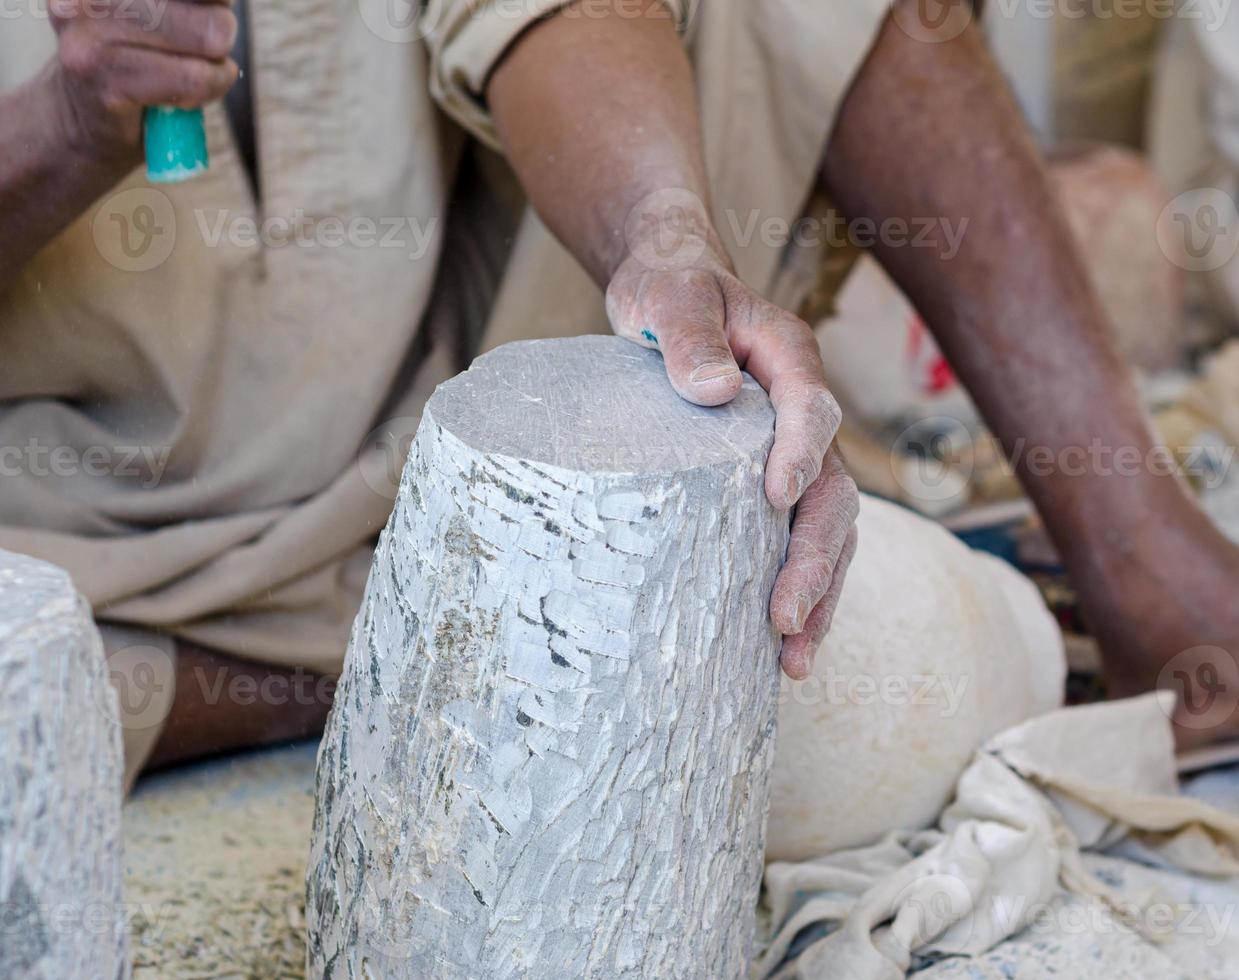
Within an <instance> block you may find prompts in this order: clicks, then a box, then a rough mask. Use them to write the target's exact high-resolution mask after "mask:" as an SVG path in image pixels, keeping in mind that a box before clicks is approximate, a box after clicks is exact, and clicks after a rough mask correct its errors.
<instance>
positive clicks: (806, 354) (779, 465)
mask: <svg viewBox="0 0 1239 980" xmlns="http://www.w3.org/2000/svg"><path fill="white" fill-rule="evenodd" d="M724 290H725V293H726V295H727V299H728V317H727V323H728V339H729V340H730V341H731V345H732V347H734V348H735V350H736V352H737V353H738V355H739V357H740V359H741V361H742V362H743V364H744V368H745V370H746V371H748V372H749V373H750V374H751V375H752V376H753V377H754V378H756V379H757V382H758V384H760V385H761V386H762V387H763V388H765V389H766V391H767V392H769V393H770V401H771V403H772V404H773V405H774V410H775V430H774V448H773V449H771V451H770V458H769V460H767V462H766V495H767V496H768V497H769V498H770V502H771V503H772V504H774V505H775V506H776V507H779V508H781V509H784V510H786V509H788V508H790V507H792V506H793V505H795V503H796V501H798V500H799V499H800V498H801V496H802V495H803V494H804V492H805V491H806V490H807V489H808V488H809V486H810V485H811V484H812V483H813V482H814V480H816V479H817V477H818V473H819V472H820V470H821V464H822V460H823V459H824V458H825V456H826V452H827V450H828V449H829V448H830V444H831V443H832V442H833V441H834V438H835V433H836V432H838V430H839V423H840V422H841V421H842V418H843V413H842V412H841V411H840V409H839V403H838V402H837V401H836V400H835V398H834V396H833V395H832V394H831V393H830V390H829V389H828V388H827V387H826V372H825V369H824V368H823V367H822V356H821V352H820V351H819V350H818V346H817V338H816V337H814V336H813V331H812V330H811V329H809V325H808V324H807V323H805V322H804V321H803V320H801V319H800V318H799V317H795V316H792V315H791V314H790V313H787V312H786V311H784V310H781V309H779V308H778V307H777V306H774V305H773V304H771V303H767V302H765V301H764V300H761V299H758V298H756V297H754V296H753V294H752V293H751V292H750V291H749V290H747V289H746V288H745V287H744V286H743V285H742V284H741V283H740V282H739V280H730V281H729V282H727V283H725V284H724Z"/></svg>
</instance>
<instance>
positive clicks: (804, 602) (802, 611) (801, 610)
mask: <svg viewBox="0 0 1239 980" xmlns="http://www.w3.org/2000/svg"><path fill="white" fill-rule="evenodd" d="M812 609H813V607H812V606H811V605H810V604H809V597H808V596H807V595H805V594H804V593H803V592H802V593H800V595H798V596H796V616H795V623H796V632H797V633H800V632H802V631H803V630H804V624H805V621H806V620H807V619H808V618H809V613H810V612H811V611H812Z"/></svg>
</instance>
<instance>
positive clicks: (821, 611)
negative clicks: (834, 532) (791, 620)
mask: <svg viewBox="0 0 1239 980" xmlns="http://www.w3.org/2000/svg"><path fill="white" fill-rule="evenodd" d="M859 540H860V539H859V536H858V532H857V530H856V526H855V525H853V526H852V529H851V530H850V531H849V532H848V536H847V540H845V541H844V543H843V550H842V551H841V552H840V553H839V561H838V562H837V564H836V565H835V575H834V578H833V579H831V582H830V588H829V589H827V590H826V594H825V595H824V596H822V599H821V601H820V602H819V603H818V604H817V605H816V606H815V607H814V608H813V612H812V613H810V614H809V619H808V622H807V623H806V624H805V628H804V631H803V632H800V633H797V634H796V635H795V636H785V637H784V638H783V650H782V652H781V653H780V654H779V663H780V664H781V665H782V667H783V673H785V674H787V676H788V677H789V678H790V679H791V680H794V681H802V680H804V679H805V678H806V677H808V676H809V674H810V673H811V672H812V670H813V661H814V660H815V659H816V658H817V651H818V648H819V647H820V646H821V645H822V640H824V639H825V638H826V634H827V633H829V632H830V626H831V623H832V622H833V621H834V618H835V610H836V609H837V608H838V607H839V596H840V595H841V594H842V592H843V583H844V582H845V581H846V580H847V571H848V567H849V566H850V565H851V564H852V559H853V558H854V557H855V555H856V545H857V542H858V541H859Z"/></svg>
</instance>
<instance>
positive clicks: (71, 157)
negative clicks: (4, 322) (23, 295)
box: [0, 63, 139, 292]
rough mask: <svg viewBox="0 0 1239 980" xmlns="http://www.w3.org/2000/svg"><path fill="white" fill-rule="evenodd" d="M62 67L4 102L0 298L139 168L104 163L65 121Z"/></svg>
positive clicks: (0, 100) (114, 158) (121, 159)
mask: <svg viewBox="0 0 1239 980" xmlns="http://www.w3.org/2000/svg"><path fill="white" fill-rule="evenodd" d="M58 84H59V79H58V69H57V67H56V64H55V63H51V64H49V65H48V66H47V67H46V68H44V69H43V71H41V72H40V73H39V75H38V76H36V77H35V78H34V79H32V80H31V81H29V82H27V83H26V84H25V85H22V86H21V87H19V88H17V89H14V90H12V91H10V92H5V93H3V94H0V214H2V215H4V222H3V225H0V292H3V291H4V290H5V289H7V288H8V286H9V285H10V284H11V283H12V282H13V280H14V279H15V278H16V277H17V275H18V274H19V273H20V272H21V270H22V268H23V267H24V266H25V265H26V263H27V262H29V261H30V259H31V258H32V257H33V256H34V255H35V254H36V253H37V252H38V251H39V249H41V248H42V247H43V246H44V245H46V244H47V243H48V242H49V241H51V240H52V238H54V237H55V236H56V235H57V234H59V233H60V232H61V231H62V230H63V229H64V228H65V227H66V226H67V225H68V224H69V223H70V222H71V221H73V219H74V218H76V217H77V216H78V215H79V214H81V213H82V212H83V211H84V210H85V209H86V208H87V207H89V206H90V204H91V202H93V201H95V200H97V199H98V198H99V196H100V195H102V194H104V193H105V192H106V191H107V189H108V188H109V187H111V186H113V185H114V184H115V183H116V182H117V181H119V180H120V179H121V178H122V177H123V176H124V175H125V174H126V173H127V172H128V171H129V170H131V169H132V168H133V167H134V166H135V165H136V164H137V163H138V162H139V157H138V153H137V151H136V149H135V150H134V152H133V153H132V154H131V155H125V154H120V153H116V154H113V155H109V156H107V157H106V158H100V156H99V155H98V154H96V153H91V152H90V150H89V149H88V148H87V147H86V146H84V145H81V144H80V142H78V141H75V140H74V139H73V138H72V137H71V136H70V133H71V132H72V131H73V127H71V126H69V125H67V124H66V120H65V119H64V118H63V112H64V110H63V108H62V106H63V102H62V100H61V99H59V98H58V96H57V92H56V86H57V85H58Z"/></svg>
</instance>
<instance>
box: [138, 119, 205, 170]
mask: <svg viewBox="0 0 1239 980" xmlns="http://www.w3.org/2000/svg"><path fill="white" fill-rule="evenodd" d="M142 129H143V141H144V143H145V146H146V177H147V179H148V180H150V181H151V182H152V183H156V184H173V183H176V182H178V181H182V180H188V179H189V178H190V177H193V176H194V175H195V174H200V173H202V172H203V171H204V170H206V168H207V164H208V163H209V160H208V158H207V146H206V126H205V125H204V124H203V119H202V110H201V109H174V108H172V107H170V106H161V105H160V106H151V107H150V108H149V109H147V110H146V112H145V114H144V116H143V120H142Z"/></svg>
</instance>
